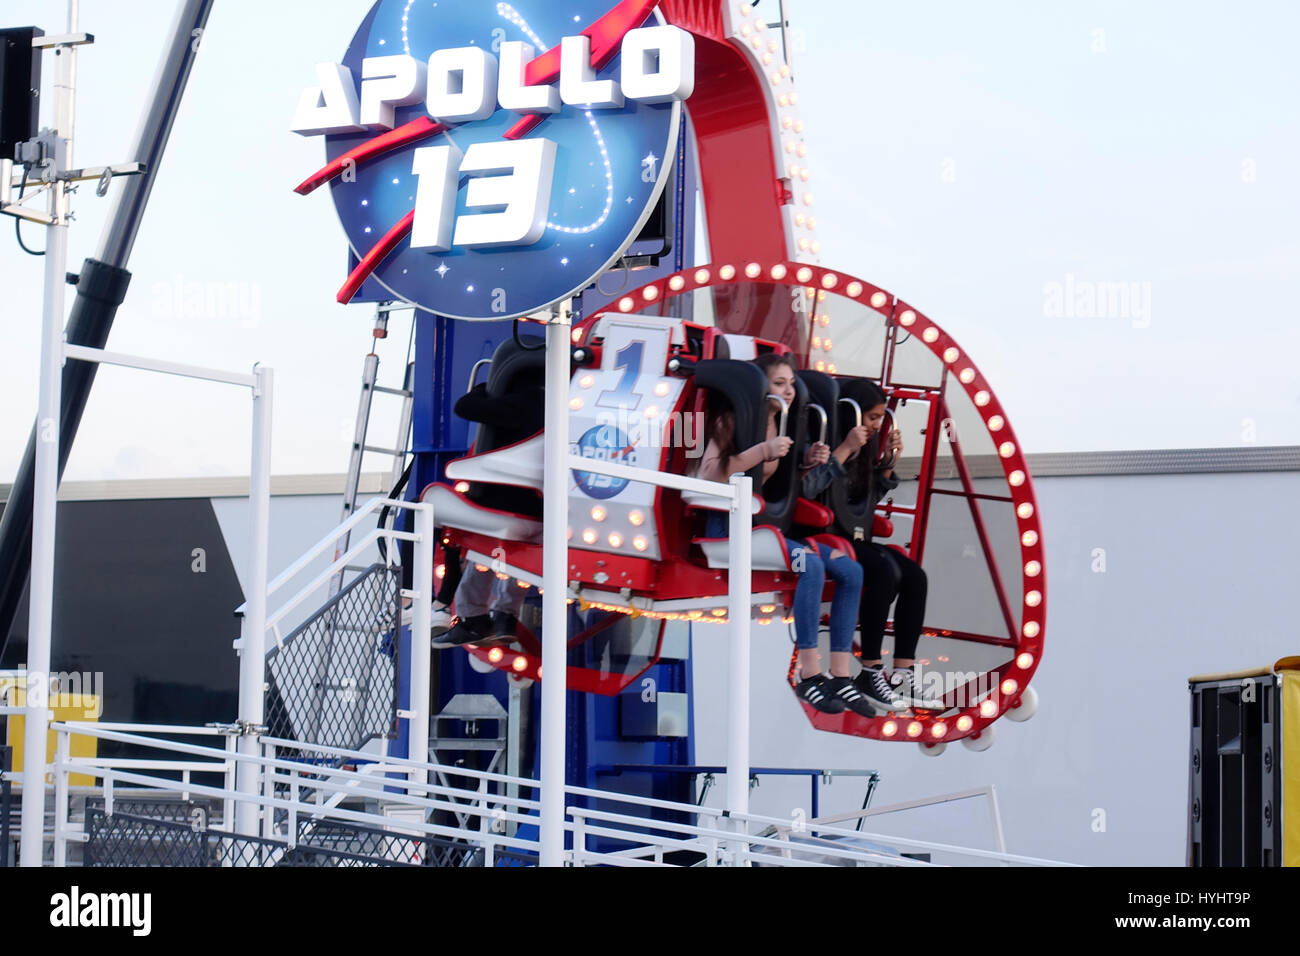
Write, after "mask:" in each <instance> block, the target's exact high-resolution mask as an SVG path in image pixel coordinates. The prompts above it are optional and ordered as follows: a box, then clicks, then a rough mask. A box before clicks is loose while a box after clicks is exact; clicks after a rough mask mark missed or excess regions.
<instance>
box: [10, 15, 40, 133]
mask: <svg viewBox="0 0 1300 956" xmlns="http://www.w3.org/2000/svg"><path fill="white" fill-rule="evenodd" d="M43 36H45V31H44V30H42V29H40V28H39V27H12V28H10V29H7V30H0V159H13V158H14V150H15V149H16V148H17V146H18V144H19V143H24V142H26V141H27V140H29V139H32V138H33V137H35V136H36V134H37V132H39V129H40V126H39V124H40V112H41V51H40V50H36V49H33V48H32V41H33V40H34V39H36V38H37V37H43Z"/></svg>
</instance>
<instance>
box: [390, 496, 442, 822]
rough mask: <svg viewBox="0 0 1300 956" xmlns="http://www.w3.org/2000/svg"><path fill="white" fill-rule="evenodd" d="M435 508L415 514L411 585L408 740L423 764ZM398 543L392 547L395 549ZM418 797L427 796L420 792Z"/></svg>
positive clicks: (417, 773) (415, 774) (421, 778)
mask: <svg viewBox="0 0 1300 956" xmlns="http://www.w3.org/2000/svg"><path fill="white" fill-rule="evenodd" d="M434 531H435V529H434V526H433V506H432V505H427V504H425V505H420V506H419V507H418V508H417V509H416V511H415V533H416V534H418V535H419V536H420V540H418V541H416V542H415V548H414V551H415V555H414V561H413V564H412V568H411V573H412V577H411V582H412V586H413V587H414V588H415V589H416V594H417V596H416V598H415V604H414V605H413V606H412V608H411V681H410V695H411V696H410V700H408V701H407V704H406V706H407V708H408V709H409V710H410V712H411V722H410V726H409V733H408V735H407V740H408V741H409V747H408V753H407V756H408V757H409V758H410V759H411V760H418V761H420V762H421V763H424V762H426V761H427V760H428V759H429V713H430V706H431V702H430V700H429V692H430V689H429V663H430V660H429V658H430V657H431V656H432V651H431V649H430V646H429V628H430V627H431V626H432V624H433V620H432V615H433V536H434ZM396 546H397V542H396V541H394V542H392V543H390V544H389V547H396ZM410 779H411V782H412V783H416V784H422V783H428V780H429V775H428V773H427V771H424V770H412V771H411V777H410ZM416 795H417V796H420V797H424V796H427V794H425V793H424V791H419V792H418V793H417V794H416Z"/></svg>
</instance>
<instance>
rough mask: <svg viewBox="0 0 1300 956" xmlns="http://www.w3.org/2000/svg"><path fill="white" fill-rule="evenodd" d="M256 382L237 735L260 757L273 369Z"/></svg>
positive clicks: (249, 783)
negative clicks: (240, 728) (240, 729)
mask: <svg viewBox="0 0 1300 956" xmlns="http://www.w3.org/2000/svg"><path fill="white" fill-rule="evenodd" d="M253 375H254V377H255V378H256V379H257V384H256V385H254V386H253V461H252V469H251V476H250V478H249V487H248V506H249V513H250V516H251V517H250V522H249V523H250V528H251V533H250V535H249V541H250V542H251V543H252V548H251V554H250V555H249V559H248V591H249V593H248V601H247V603H246V604H245V605H244V621H243V639H242V641H241V646H240V651H239V655H240V656H239V722H240V723H241V724H242V725H243V730H244V733H243V734H242V735H241V736H240V738H239V752H240V753H241V754H246V755H248V756H250V757H256V756H259V754H260V751H259V749H258V738H257V735H256V734H254V733H252V729H253V728H254V727H259V726H261V724H262V721H263V719H264V718H265V713H264V705H265V698H264V696H263V695H264V690H263V685H264V683H265V681H266V581H267V563H268V549H269V542H270V538H271V413H272V392H273V389H274V387H275V373H274V371H272V370H271V369H269V368H266V367H265V366H261V365H259V366H257V367H256V368H255V369H253ZM235 779H236V781H237V785H236V789H238V791H239V792H240V793H241V794H245V795H247V796H249V797H252V796H256V795H257V793H258V790H259V785H260V780H261V768H260V766H259V765H258V764H256V763H254V762H252V761H240V763H239V769H238V771H237V772H236V775H235ZM257 811H258V805H257V804H256V803H253V802H251V801H250V800H241V801H240V802H239V804H238V806H237V807H236V810H235V821H236V829H237V831H238V832H239V833H242V834H244V835H246V836H257V833H258V827H257Z"/></svg>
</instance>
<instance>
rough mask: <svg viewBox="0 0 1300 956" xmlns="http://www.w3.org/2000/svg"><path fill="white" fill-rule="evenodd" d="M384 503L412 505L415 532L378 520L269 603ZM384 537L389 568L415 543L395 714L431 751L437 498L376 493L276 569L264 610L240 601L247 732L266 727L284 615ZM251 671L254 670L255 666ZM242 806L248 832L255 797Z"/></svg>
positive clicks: (246, 770)
mask: <svg viewBox="0 0 1300 956" xmlns="http://www.w3.org/2000/svg"><path fill="white" fill-rule="evenodd" d="M385 508H388V509H390V510H391V511H393V512H394V513H395V512H397V511H399V510H407V511H411V512H413V513H414V517H415V530H414V531H413V532H407V531H397V530H395V529H394V528H393V527H392V526H391V523H390V524H388V525H385V526H383V527H376V528H374V529H373V530H372V531H370V532H369V533H368V534H366V535H365V536H364V537H363V538H361V540H360V541H357V542H356V543H355V544H353V545H352V546H351V547H350V548H349V549H348V550H347V551H346V552H345V553H343V554H341V555H337V557H335V558H334V559H333V560H332V561H331V562H330V564H329V565H328V566H326V567H325V568H324V569H323V570H321V571H319V572H317V573H316V574H315V575H314V576H313V577H312V578H311V579H310V580H309V581H308V582H307V583H306V584H305V585H303V586H302V587H300V588H299V589H298V590H297V591H295V592H293V593H292V594H290V595H289V596H288V597H287V598H286V599H284V600H283V601H281V602H280V603H279V604H278V605H277V606H276V607H275V608H274V610H272V608H271V606H270V603H271V598H272V597H273V596H275V595H277V594H279V593H280V592H282V591H284V590H285V589H286V588H287V586H288V585H289V584H290V583H291V582H293V581H295V580H297V579H298V578H299V577H300V576H301V575H302V574H303V572H305V571H306V570H307V569H308V568H309V567H311V565H312V564H313V563H314V562H315V561H316V560H317V559H318V558H320V557H321V555H324V554H328V553H335V551H336V549H335V544H336V542H337V541H338V540H339V539H340V538H341V537H342V536H343V535H345V534H350V532H351V531H352V530H353V529H354V528H356V527H357V526H358V525H360V524H361V522H363V521H365V520H366V519H367V518H368V517H370V516H372V515H375V514H377V513H378V512H379V511H381V510H383V509H385ZM381 538H383V539H385V540H386V541H388V543H389V548H388V551H387V564H388V566H389V567H390V568H391V567H392V566H393V565H394V563H395V561H396V557H397V544H398V542H401V541H409V542H411V543H412V544H413V545H414V547H413V549H412V550H413V552H414V561H413V563H412V569H411V570H412V577H411V580H412V583H413V585H415V586H414V587H413V588H411V589H402V590H401V592H400V593H401V597H402V598H405V599H410V600H411V602H412V604H411V634H412V635H413V639H412V640H411V655H410V671H411V673H410V696H409V699H408V703H407V706H406V707H405V708H400V709H399V710H398V712H397V716H398V718H399V719H402V720H406V721H407V722H408V724H407V731H408V733H407V740H408V741H409V752H410V753H414V754H423V753H427V752H428V747H429V700H430V688H429V664H430V660H429V657H430V654H431V653H432V649H431V648H430V646H429V641H428V639H427V635H428V633H429V627H430V624H431V623H432V620H431V615H432V613H433V581H434V577H433V549H434V538H435V528H434V522H433V506H432V505H430V504H426V503H423V502H415V501H403V500H397V499H390V498H382V497H376V498H372V499H370V500H369V501H367V502H366V503H365V504H364V505H362V506H361V507H360V508H358V509H357V510H356V511H354V512H353V513H352V515H350V516H349V517H348V519H347V520H346V521H344V522H343V523H342V524H340V525H339V526H338V527H336V528H333V529H331V530H330V531H329V532H328V533H327V534H326V535H325V536H324V537H322V538H321V539H320V540H319V541H317V542H316V544H314V545H313V546H312V547H311V548H309V549H307V551H305V552H304V553H303V554H302V555H301V556H300V557H299V558H298V559H297V560H296V561H294V562H293V563H292V564H291V565H289V567H287V568H285V569H284V571H282V572H281V573H280V574H279V575H277V576H276V577H275V579H274V580H272V581H270V582H269V583H268V584H267V585H266V589H265V591H264V592H263V594H262V601H263V605H262V613H261V615H259V616H254V615H245V612H246V610H247V609H248V608H249V604H251V603H252V602H251V601H250V602H249V604H245V605H241V606H240V607H239V608H238V609H237V613H239V614H240V615H242V619H241V634H240V637H239V640H237V641H236V642H235V647H236V648H237V649H238V650H239V653H240V655H241V662H240V673H241V677H240V687H241V693H240V715H239V716H240V726H241V729H242V730H243V732H244V734H245V735H246V736H248V737H249V738H250V741H251V735H252V734H255V733H258V732H260V731H262V730H263V727H262V725H263V721H264V719H265V710H264V696H263V694H262V692H261V688H262V687H263V686H264V682H265V681H266V655H267V653H268V647H267V645H268V640H267V639H268V637H269V638H270V639H272V640H273V641H274V643H275V647H276V648H277V649H281V648H283V646H284V640H283V636H282V635H281V633H280V625H281V623H282V622H283V621H284V619H285V618H286V617H287V616H288V615H289V614H291V613H292V612H293V611H294V610H295V609H297V608H298V607H300V606H301V605H302V604H303V603H304V602H305V601H307V600H308V599H309V598H310V597H311V596H312V595H313V594H317V593H323V592H324V590H325V589H326V588H327V587H328V586H329V584H330V582H331V581H332V580H334V579H335V577H336V576H337V575H338V574H339V573H340V572H342V571H343V570H344V569H345V568H346V567H347V566H348V565H349V564H350V563H351V562H352V561H354V560H355V559H356V558H357V557H359V556H360V555H362V554H363V553H365V552H366V551H367V550H368V549H369V548H370V546H371V545H373V544H374V543H375V542H376V541H378V540H379V539H381ZM259 625H260V626H259ZM393 627H394V629H395V630H397V629H400V620H395V621H394V622H393ZM254 671H255V672H256V673H255V674H253V673H251V672H254ZM254 684H255V686H256V687H257V690H258V692H257V693H256V694H253V692H252V690H251V687H252V686H253V685H254ZM241 746H242V752H243V753H245V754H246V755H249V756H253V755H255V754H256V746H255V744H253V743H251V742H246V743H244V744H242V745H241ZM254 770H255V767H254V765H252V764H242V765H241V773H240V783H239V785H240V789H241V790H242V791H244V792H246V793H248V794H253V793H255V792H256V789H257V781H256V779H255V776H254ZM411 772H412V773H414V774H416V775H419V774H420V773H423V772H424V771H423V770H421V769H418V768H413V769H412V771H411ZM413 782H414V781H413ZM238 813H239V814H242V816H241V817H240V820H239V823H238V830H239V832H240V833H244V834H247V835H252V834H254V833H255V832H256V830H257V823H256V819H255V814H254V808H253V806H252V804H250V803H247V802H241V803H240V804H239V807H238Z"/></svg>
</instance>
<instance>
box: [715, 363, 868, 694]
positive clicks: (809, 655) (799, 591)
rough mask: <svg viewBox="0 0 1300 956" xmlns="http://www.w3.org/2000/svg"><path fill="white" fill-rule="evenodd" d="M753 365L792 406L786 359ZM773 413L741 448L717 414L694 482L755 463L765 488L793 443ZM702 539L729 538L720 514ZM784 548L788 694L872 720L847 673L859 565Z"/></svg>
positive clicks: (803, 544)
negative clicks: (793, 663)
mask: <svg viewBox="0 0 1300 956" xmlns="http://www.w3.org/2000/svg"><path fill="white" fill-rule="evenodd" d="M755 364H756V365H758V366H759V367H760V368H762V369H763V371H764V372H766V373H767V382H768V392H769V393H770V394H772V395H777V396H780V397H781V398H782V399H783V400H785V402H786V403H787V405H789V404H792V403H793V402H794V399H795V387H794V378H795V373H794V366H792V365H791V364H790V361H789V359H787V358H785V357H783V356H780V355H775V354H769V355H762V356H760V357H759V358H758V359H756V360H755ZM778 410H779V406H778V405H777V403H776V402H770V401H769V402H768V415H767V439H766V440H765V441H762V442H759V443H758V444H757V445H754V446H753V447H751V448H746V449H744V450H739V449H737V448H736V441H735V431H736V419H735V415H734V414H733V413H730V412H720V413H718V414H716V415H715V416H714V417H713V422H712V427H711V428H710V429H709V441H708V444H707V445H706V446H705V449H704V456H703V457H702V458H701V460H700V470H699V477H700V478H702V479H704V480H705V481H718V482H723V483H725V482H726V481H727V480H728V479H729V477H730V476H731V475H733V474H735V473H736V472H746V471H748V470H749V469H751V468H753V467H754V466H755V465H757V464H759V463H760V462H762V464H763V481H764V483H766V482H767V480H768V479H769V478H771V477H772V475H773V474H775V473H776V470H777V467H778V465H779V464H780V461H781V459H782V458H784V457H785V456H786V455H788V454H789V453H790V447H791V445H792V444H793V442H792V440H791V439H790V438H788V437H786V436H784V435H778V434H777V425H776V417H777V412H778ZM804 463H805V464H806V465H810V464H811V463H812V462H811V459H806V460H805V462H804ZM705 534H706V535H707V536H708V537H711V538H725V537H726V536H727V534H728V530H727V516H726V515H725V514H724V513H722V512H711V513H710V515H709V519H708V524H707V526H706V530H705ZM785 543H786V548H787V549H788V550H789V552H790V565H791V568H792V570H794V571H795V572H797V573H798V575H799V583H798V585H797V586H796V587H795V592H794V609H793V610H794V630H795V638H796V641H797V643H798V645H799V676H800V678H801V679H800V682H799V683H798V684H797V685H796V686H795V693H796V694H797V695H798V696H799V698H800V699H801V700H804V701H806V702H807V703H809V704H811V705H812V706H813V707H814V708H816V709H817V710H819V711H822V712H823V713H828V714H838V713H841V712H842V711H844V710H845V709H846V708H848V709H850V710H852V711H854V712H855V713H858V714H862V715H863V716H865V717H873V716H875V710H874V709H873V708H872V706H871V703H870V701H868V700H867V699H866V697H864V696H863V695H862V693H861V691H859V690H858V688H857V686H856V685H855V684H854V683H853V681H852V679H851V678H850V676H849V675H850V673H851V671H850V662H851V660H852V657H853V629H854V625H855V624H856V622H857V615H858V603H859V599H860V597H861V594H862V566H861V565H859V564H858V562H857V561H855V560H854V559H853V558H852V557H850V556H849V555H846V554H844V553H843V552H841V551H838V550H835V549H833V548H830V547H827V546H826V545H824V544H820V543H818V542H807V541H798V540H792V539H790V538H786V539H785ZM827 578H830V580H831V581H833V582H834V583H835V593H834V596H833V598H832V600H831V619H830V637H831V660H830V673H829V674H825V673H823V672H822V669H821V656H820V654H819V653H818V650H817V637H818V631H819V629H820V621H821V602H822V589H823V587H824V586H825V583H826V579H827Z"/></svg>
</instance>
